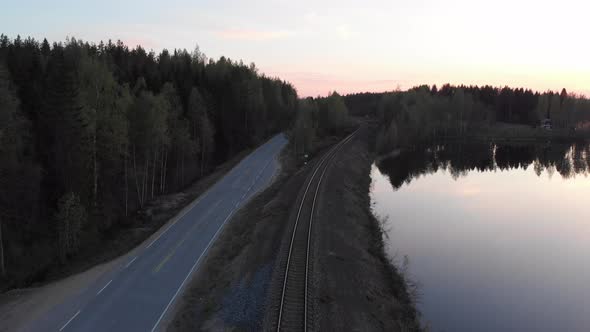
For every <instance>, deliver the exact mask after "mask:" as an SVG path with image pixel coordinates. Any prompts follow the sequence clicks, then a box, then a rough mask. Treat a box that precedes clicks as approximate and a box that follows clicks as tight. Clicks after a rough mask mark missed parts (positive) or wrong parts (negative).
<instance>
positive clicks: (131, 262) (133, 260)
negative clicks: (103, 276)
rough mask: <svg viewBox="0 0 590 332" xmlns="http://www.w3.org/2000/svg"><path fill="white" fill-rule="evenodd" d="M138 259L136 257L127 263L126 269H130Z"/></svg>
mask: <svg viewBox="0 0 590 332" xmlns="http://www.w3.org/2000/svg"><path fill="white" fill-rule="evenodd" d="M136 259H137V256H135V257H134V258H133V259H132V260H131V261H130V262H129V263H127V265H125V267H124V268H125V269H126V268H128V267H129V265H131V264H133V262H135V260H136Z"/></svg>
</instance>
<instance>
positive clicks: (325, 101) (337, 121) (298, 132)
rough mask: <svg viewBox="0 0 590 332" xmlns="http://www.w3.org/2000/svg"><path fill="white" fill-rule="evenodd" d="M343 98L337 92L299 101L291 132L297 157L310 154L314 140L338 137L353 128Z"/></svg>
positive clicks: (352, 122)
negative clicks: (332, 136)
mask: <svg viewBox="0 0 590 332" xmlns="http://www.w3.org/2000/svg"><path fill="white" fill-rule="evenodd" d="M354 125H355V124H354V121H352V119H351V118H350V114H349V110H348V107H347V106H346V103H345V102H344V98H343V97H342V96H340V95H339V94H338V93H337V92H333V93H331V94H330V95H328V96H327V97H324V98H322V97H317V98H311V97H310V98H306V99H302V100H300V101H299V104H298V107H297V112H296V117H295V122H294V124H293V128H292V131H291V136H292V137H291V144H292V145H293V150H294V152H295V153H296V154H298V155H304V154H308V153H310V152H311V151H312V150H313V149H314V142H315V140H316V139H321V138H324V137H326V136H331V135H334V136H338V135H341V134H342V133H344V132H346V131H348V130H349V129H350V128H351V127H353V126H354Z"/></svg>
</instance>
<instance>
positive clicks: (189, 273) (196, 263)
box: [151, 158, 274, 332]
mask: <svg viewBox="0 0 590 332" xmlns="http://www.w3.org/2000/svg"><path fill="white" fill-rule="evenodd" d="M272 160H274V158H272V159H271V160H269V161H268V162H267V163H266V165H265V166H264V168H263V169H262V170H261V171H260V173H262V172H263V171H264V170H265V169H266V168H267V167H268V165H269V164H270V162H271V161H272ZM235 211H236V210H232V211H231V212H230V213H229V214H228V215H227V217H226V218H225V220H224V221H223V223H221V226H219V228H218V229H217V231H216V232H215V234H213V237H212V238H211V240H210V241H209V243H208V244H207V247H205V250H203V252H202V253H201V255H200V256H199V258H198V259H197V261H196V262H195V264H193V267H191V269H190V271H188V274H187V275H186V277H184V280H183V281H182V283H181V284H180V286H179V287H178V289H177V290H176V293H174V296H172V299H171V300H170V302H168V305H166V308H164V311H162V314H161V315H160V317H159V318H158V320H157V321H156V324H155V325H154V327H152V330H151V332H154V331H156V329H157V328H158V325H159V324H160V321H162V318H164V315H166V312H167V311H168V309H169V308H170V306H171V305H172V303H173V302H174V300H175V299H176V297H177V296H178V294H179V293H180V291H181V290H182V288H183V287H184V284H186V281H187V280H188V279H189V277H190V276H191V274H193V271H194V270H195V268H196V267H197V265H199V262H200V261H201V258H203V256H204V255H205V254H206V253H207V251H209V247H210V246H211V244H212V243H213V242H214V241H215V239H217V235H219V232H220V231H221V230H222V229H223V228H224V226H225V223H227V221H228V220H229V219H230V218H231V216H232V215H233V214H234V212H235Z"/></svg>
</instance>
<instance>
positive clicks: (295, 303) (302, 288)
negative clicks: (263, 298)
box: [276, 130, 358, 331]
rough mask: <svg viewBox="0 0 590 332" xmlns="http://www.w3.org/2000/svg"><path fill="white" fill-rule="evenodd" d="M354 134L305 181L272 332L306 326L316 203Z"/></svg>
mask: <svg viewBox="0 0 590 332" xmlns="http://www.w3.org/2000/svg"><path fill="white" fill-rule="evenodd" d="M357 132H358V130H357V131H355V132H353V133H352V134H350V135H349V136H347V137H346V138H345V139H343V140H342V141H340V142H339V143H338V144H336V145H335V146H334V147H332V148H331V149H330V150H329V151H328V152H327V153H326V154H325V155H324V156H323V157H322V159H321V160H320V161H319V162H318V164H317V165H316V167H315V169H314V171H313V173H312V175H311V177H310V179H309V181H308V182H307V186H306V187H305V191H304V193H303V196H302V198H301V202H300V203H299V208H298V211H297V217H296V219H295V224H294V226H293V230H292V234H291V241H290V244H289V254H288V257H287V262H286V266H285V269H284V279H283V288H282V293H281V296H280V306H279V310H278V319H277V321H276V331H307V329H308V327H309V324H310V322H309V315H308V306H309V296H308V295H309V287H308V285H309V277H310V261H311V259H310V254H311V250H310V244H311V234H312V226H313V217H314V211H315V207H316V200H317V197H318V192H319V189H320V185H321V184H322V180H323V178H324V175H325V173H326V170H327V168H328V167H329V165H330V163H331V162H332V160H333V158H334V156H335V155H336V153H337V152H338V151H339V150H340V149H341V148H342V146H343V145H344V144H346V143H347V142H349V141H350V140H351V139H352V138H353V137H354V135H355V134H356V133H357ZM310 189H311V191H310Z"/></svg>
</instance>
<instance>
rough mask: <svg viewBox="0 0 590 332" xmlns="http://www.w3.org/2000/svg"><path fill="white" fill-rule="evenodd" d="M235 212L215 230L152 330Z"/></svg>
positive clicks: (155, 326) (152, 331) (154, 328)
mask: <svg viewBox="0 0 590 332" xmlns="http://www.w3.org/2000/svg"><path fill="white" fill-rule="evenodd" d="M234 212H235V210H232V211H231V212H230V213H229V214H228V215H227V217H226V218H225V220H224V221H223V223H222V224H221V226H220V227H219V229H217V232H215V234H214V235H213V237H212V238H211V241H209V243H208V244H207V247H205V250H204V251H203V252H202V253H201V255H200V256H199V258H198V259H197V261H196V262H195V264H194V265H193V267H192V268H191V269H190V271H189V272H188V274H187V275H186V277H185V278H184V280H183V281H182V283H181V284H180V287H178V289H177V290H176V293H174V296H172V299H171V300H170V302H168V305H167V306H166V308H164V311H163V312H162V314H161V315H160V318H158V321H157V322H156V324H155V325H154V327H153V328H152V330H151V332H154V331H155V330H156V328H158V325H159V324H160V321H161V320H162V318H164V315H165V314H166V312H167V311H168V309H169V308H170V305H172V303H173V302H174V300H175V299H176V297H177V296H178V294H179V293H180V290H181V289H182V288H183V287H184V284H185V283H186V281H187V280H188V278H189V277H190V276H191V274H193V271H194V270H195V268H196V267H197V265H199V262H200V261H201V258H203V255H205V253H207V251H208V250H209V247H210V246H211V244H212V243H213V242H214V241H215V239H216V238H217V235H218V234H219V232H220V231H221V230H222V229H223V226H225V223H226V222H227V221H228V220H229V218H230V217H231V216H232V215H233V214H234Z"/></svg>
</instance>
